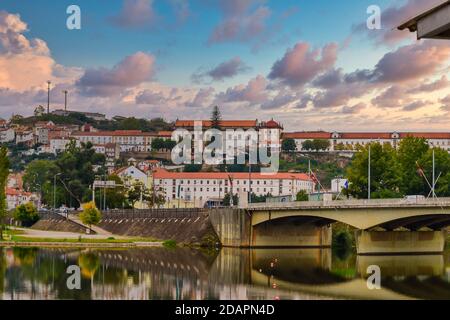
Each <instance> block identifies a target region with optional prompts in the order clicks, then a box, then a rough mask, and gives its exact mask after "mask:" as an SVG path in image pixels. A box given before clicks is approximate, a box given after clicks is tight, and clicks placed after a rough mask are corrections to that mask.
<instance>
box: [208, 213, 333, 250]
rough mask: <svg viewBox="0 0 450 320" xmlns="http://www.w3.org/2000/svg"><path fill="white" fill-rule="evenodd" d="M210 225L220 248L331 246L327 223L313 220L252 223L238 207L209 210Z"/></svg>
mask: <svg viewBox="0 0 450 320" xmlns="http://www.w3.org/2000/svg"><path fill="white" fill-rule="evenodd" d="M209 217H210V220H211V224H212V226H213V228H214V230H215V231H216V233H217V235H218V237H219V239H220V243H221V244H222V246H224V247H241V248H258V247H259V248H269V247H331V241H332V235H331V232H332V231H331V225H330V224H328V223H326V224H323V223H320V224H319V223H318V221H317V219H310V218H307V219H303V218H300V219H299V218H284V219H274V220H272V219H269V220H267V221H265V222H262V223H256V224H255V221H254V216H253V215H252V214H250V213H249V212H246V211H245V210H240V209H231V208H230V209H216V210H211V212H210V215H209Z"/></svg>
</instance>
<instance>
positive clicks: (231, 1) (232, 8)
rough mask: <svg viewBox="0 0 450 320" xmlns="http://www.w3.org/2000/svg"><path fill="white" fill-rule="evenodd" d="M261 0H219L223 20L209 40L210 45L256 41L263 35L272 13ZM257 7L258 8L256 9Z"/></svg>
mask: <svg viewBox="0 0 450 320" xmlns="http://www.w3.org/2000/svg"><path fill="white" fill-rule="evenodd" d="M263 2H264V1H261V0H219V1H218V3H219V8H220V10H221V11H222V15H223V20H222V21H221V22H220V23H219V25H217V26H216V27H215V28H214V30H213V32H212V34H211V35H210V37H209V39H208V43H209V44H215V43H223V42H231V41H239V42H246V41H250V40H255V39H256V38H258V37H259V36H261V35H263V32H264V31H265V29H266V20H267V19H268V18H269V17H270V15H271V11H270V9H269V8H268V7H266V6H263V5H261V3H263ZM255 6H256V8H255Z"/></svg>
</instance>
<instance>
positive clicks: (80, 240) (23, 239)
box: [11, 236, 155, 243]
mask: <svg viewBox="0 0 450 320" xmlns="http://www.w3.org/2000/svg"><path fill="white" fill-rule="evenodd" d="M11 241H14V242H36V243H38V242H53V243H133V242H155V240H154V239H149V238H128V239H115V238H113V237H110V238H108V239H87V238H82V237H78V238H74V239H72V238H70V239H67V238H64V239H55V238H32V237H25V236H12V237H11Z"/></svg>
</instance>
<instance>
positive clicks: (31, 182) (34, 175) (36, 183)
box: [23, 160, 59, 192]
mask: <svg viewBox="0 0 450 320" xmlns="http://www.w3.org/2000/svg"><path fill="white" fill-rule="evenodd" d="M58 172H59V168H58V166H57V165H56V164H55V162H54V161H49V160H34V161H32V162H30V163H29V164H28V166H27V167H26V168H25V174H24V176H23V184H24V187H25V189H26V190H27V191H31V192H40V191H42V188H43V186H44V184H45V183H46V182H47V181H51V180H52V179H53V176H54V175H55V174H57V173H58Z"/></svg>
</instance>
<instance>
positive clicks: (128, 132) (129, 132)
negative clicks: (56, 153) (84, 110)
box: [72, 130, 158, 137]
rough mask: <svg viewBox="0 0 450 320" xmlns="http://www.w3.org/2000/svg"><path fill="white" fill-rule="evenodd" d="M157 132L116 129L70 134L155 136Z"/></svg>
mask: <svg viewBox="0 0 450 320" xmlns="http://www.w3.org/2000/svg"><path fill="white" fill-rule="evenodd" d="M157 135H158V134H157V133H154V132H142V131H140V130H116V131H98V132H73V133H72V136H90V137H99V136H128V137H129V136H146V137H156V136H157Z"/></svg>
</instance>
